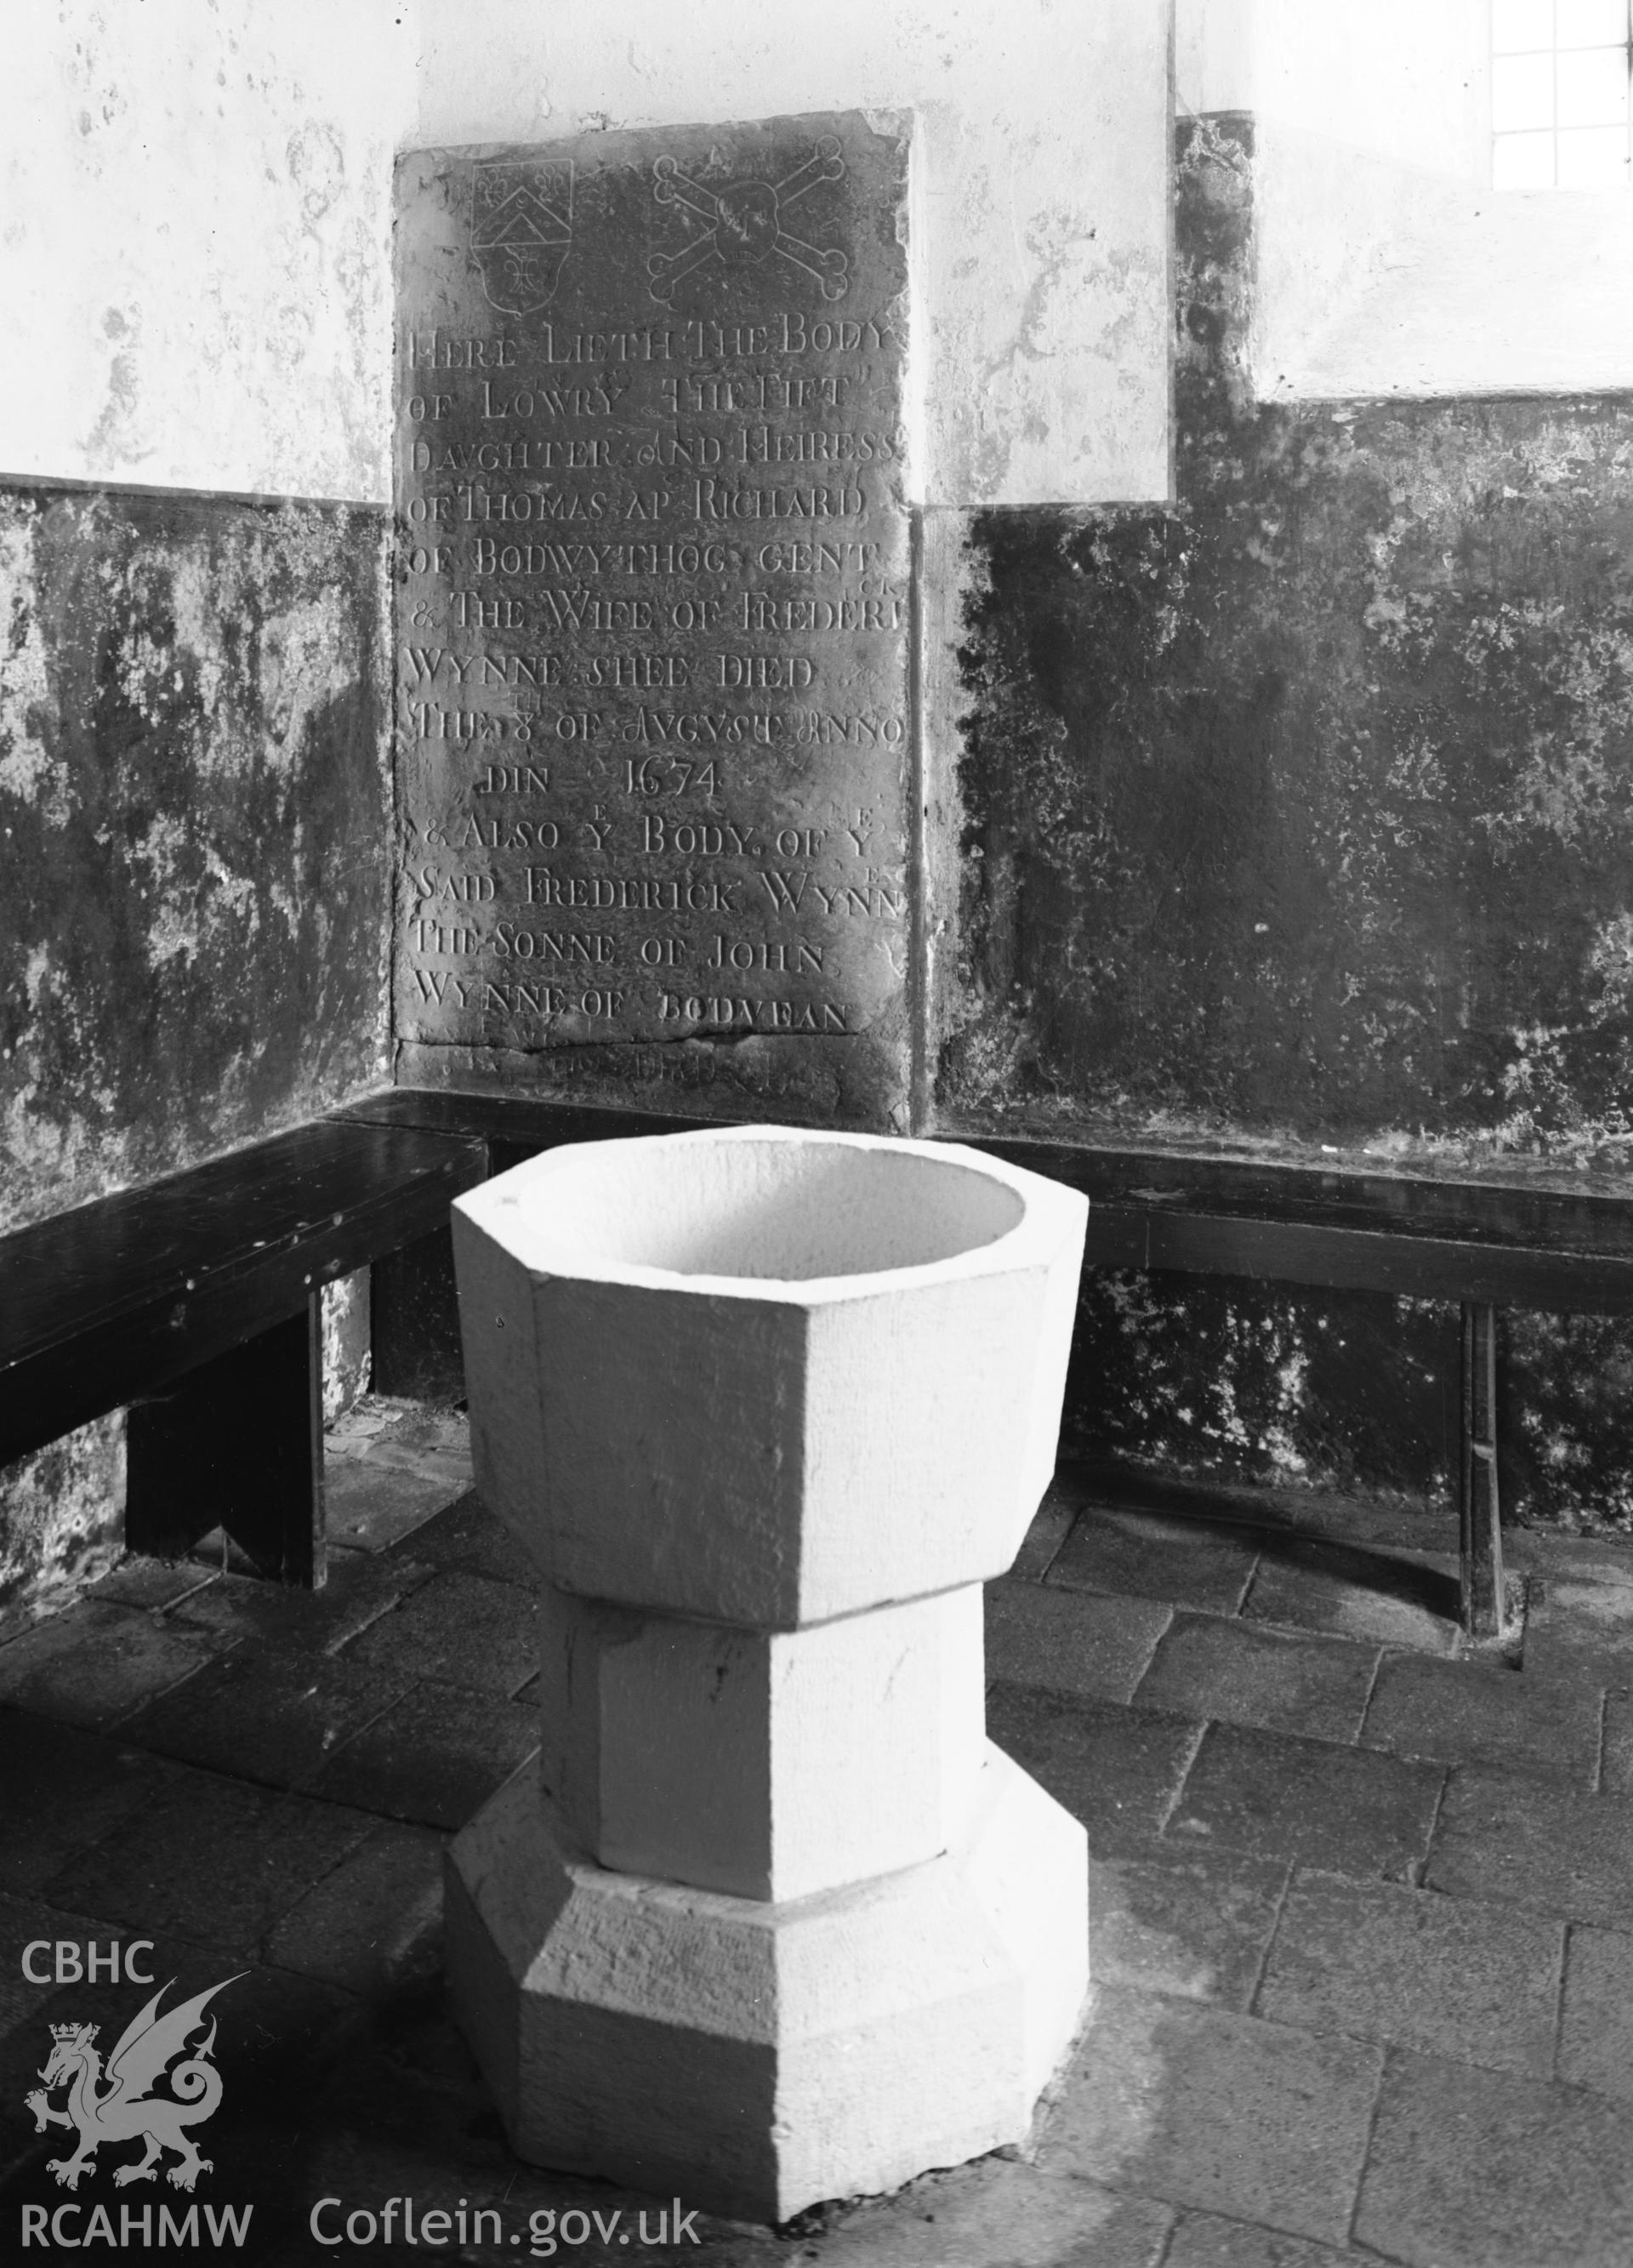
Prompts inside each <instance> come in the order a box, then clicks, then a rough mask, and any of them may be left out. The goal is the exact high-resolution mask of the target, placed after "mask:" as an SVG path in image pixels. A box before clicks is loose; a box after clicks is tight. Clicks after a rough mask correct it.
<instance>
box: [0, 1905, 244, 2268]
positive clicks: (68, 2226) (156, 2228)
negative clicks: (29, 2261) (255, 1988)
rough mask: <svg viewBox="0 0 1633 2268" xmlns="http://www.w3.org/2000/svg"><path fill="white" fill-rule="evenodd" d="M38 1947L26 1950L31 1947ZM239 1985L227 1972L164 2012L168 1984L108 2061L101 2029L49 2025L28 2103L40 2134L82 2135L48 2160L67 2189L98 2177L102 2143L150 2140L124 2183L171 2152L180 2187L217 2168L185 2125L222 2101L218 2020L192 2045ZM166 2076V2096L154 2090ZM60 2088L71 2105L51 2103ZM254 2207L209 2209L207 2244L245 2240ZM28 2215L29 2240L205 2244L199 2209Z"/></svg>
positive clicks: (153, 2170) (150, 2171)
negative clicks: (46, 2049)
mask: <svg viewBox="0 0 1633 2268" xmlns="http://www.w3.org/2000/svg"><path fill="white" fill-rule="evenodd" d="M36 1949H37V1948H34V1947H32V1946H31V1947H30V1948H28V1950H29V1952H30V1953H33V1952H34V1951H35V1950H36ZM25 1958H26V1956H25ZM60 1965H61V1964H60V1963H59V1966H60ZM245 1973H246V1972H245V1971H243V1970H240V1971H239V1975H240V1976H242V1975H244V1974H245ZM237 1981H238V1979H237V1977H224V1978H223V1980H222V1982H221V1983H220V1984H219V1985H210V1986H208V1987H207V1988H206V1990H205V1991H203V1992H195V1994H194V1996H193V1998H192V1999H190V2000H183V2001H182V2002H180V2005H179V2006H178V2007H174V2008H171V2009H169V2010H167V2011H166V2012H165V2013H164V2014H160V2012H159V2004H160V2002H161V2001H162V2000H163V1999H164V1997H165V1995H166V1992H169V1990H170V1989H171V1987H170V1985H161V1986H160V1987H159V1989H158V1992H155V1993H154V1995H153V1997H152V1999H151V2000H150V2001H149V2002H148V2003H147V2005H146V2007H143V2009H142V2010H141V2011H140V2013H139V2014H137V2015H136V2016H135V2017H133V2018H132V2020H131V2021H130V2022H129V2024H127V2025H126V2027H125V2029H124V2030H123V2031H122V2032H121V2034H120V2036H119V2038H118V2040H117V2042H116V2043H114V2049H113V2051H112V2053H111V2054H110V2055H109V2056H108V2058H107V2063H106V2065H105V2064H104V2062H103V2058H102V2053H101V2051H100V2049H99V2047H98V2046H97V2044H96V2040H97V2034H98V2031H99V2026H98V2025H95V2024H76V2023H67V2024H53V2025H52V2027H51V2052H50V2054H49V2056H48V2058H47V2059H46V2062H45V2064H44V2065H43V2066H42V2067H41V2069H40V2079H41V2080H42V2081H43V2082H44V2083H43V2085H41V2086H40V2087H37V2088H32V2089H31V2090H30V2092H29V2094H28V2095H27V2096H26V2098H25V2100H26V2103H27V2106H28V2108H29V2110H32V2111H33V2114H34V2129H35V2132H37V2133H40V2134H43V2133H44V2132H46V2130H47V2129H48V2127H50V2126H66V2127H67V2128H68V2129H69V2130H70V2132H77V2136H78V2140H77V2146H76V2147H75V2149H74V2151H73V2153H72V2154H71V2155H70V2156H68V2157H63V2158H51V2159H48V2161H47V2167H48V2171H49V2172H51V2173H53V2174H55V2176H56V2178H57V2181H58V2183H60V2184H61V2185H62V2187H63V2188H64V2189H70V2190H77V2188H78V2186H79V2178H80V2176H81V2175H82V2174H90V2175H91V2176H92V2177H93V2178H94V2176H95V2174H96V2171H97V2163H96V2154H97V2152H98V2150H99V2149H100V2147H102V2145H103V2143H104V2142H134V2141H136V2140H140V2141H141V2142H142V2143H143V2155H142V2156H141V2157H140V2158H138V2159H136V2160H135V2161H132V2162H129V2163H126V2164H124V2165H121V2166H116V2167H115V2168H114V2187H115V2188H118V2189H122V2188H124V2187H125V2185H126V2184H127V2183H130V2182H151V2181H153V2180H154V2179H156V2177H157V2175H158V2169H159V2167H160V2166H161V2165H162V2164H163V2163H164V2160H165V2154H166V2151H173V2153H174V2154H175V2158H176V2162H175V2163H174V2164H173V2165H169V2166H166V2168H165V2176H166V2180H167V2181H168V2182H169V2183H171V2185H172V2186H173V2188H175V2189H179V2190H190V2189H191V2188H192V2187H193V2185H194V2183H195V2182H196V2181H197V2179H198V2177H199V2176H200V2175H201V2174H207V2173H209V2172H210V2171H211V2170H212V2161H210V2159H209V2158H206V2157H202V2156H201V2155H200V2154H199V2149H198V2145H197V2144H196V2143H195V2141H194V2139H193V2138H192V2136H191V2135H190V2134H189V2133H188V2128H189V2127H192V2126H199V2125H202V2124H203V2122H204V2120H205V2119H207V2118H209V2117H211V2116H213V2114H214V2113H215V2111H216V2110H217V2109H218V2107H219V2105H220V2102H221V2093H222V2088H221V2074H220V2073H219V2072H218V2071H217V2069H216V2066H215V2065H214V2063H213V2062H212V2061H211V2059H210V2058H211V2057H212V2055H213V2053H214V2051H215V2045H216V2024H215V2019H214V2018H213V2017H212V2018H211V2019H210V2029H209V2034H208V2036H207V2037H206V2038H204V2039H202V2040H201V2041H199V2042H198V2043H197V2044H196V2045H195V2046H194V2048H193V2049H192V2051H191V2052H190V2053H188V2041H189V2040H191V2039H192V2038H193V2036H194V2035H195V2033H198V2032H201V2031H202V2030H203V2029H204V2010H205V2007H207V2005H208V2004H209V2002H210V2001H211V2000H213V1999H215V1997H216V1995H217V1992H224V1990H225V1988H226V1986H227V1985H232V1984H236V1983H237ZM173 1982H174V1979H172V1983H173ZM178 2058H181V2060H180V2061H178ZM172 2066H173V2068H172ZM161 2082H162V2083H164V2084H165V2085H166V2086H167V2088H168V2089H169V2092H168V2093H165V2094H158V2093H155V2092H153V2089H154V2088H156V2087H157V2086H158V2085H159V2084H160V2083H161ZM56 2088H66V2090H67V2094H68V2103H67V2108H66V2109H65V2110H58V2109H56V2108H55V2106H54V2105H53V2103H52V2102H50V2100H49V2097H50V2095H52V2093H53V2092H54V2091H55V2089H56ZM253 2212H254V2207H253V2206H252V2205H243V2206H234V2205H221V2206H217V2205H206V2206H205V2207H204V2208H203V2218H204V2225H205V2228H207V2229H208V2231H209V2237H210V2242H212V2243H214V2244H217V2245H219V2244H221V2243H223V2242H228V2243H232V2244H242V2243H243V2242H244V2240H245V2238H246V2235H248V2233H249V2222H250V2215H251V2213H253ZM22 2213H23V2225H22V2235H23V2242H24V2244H25V2246H27V2245H32V2244H57V2245H62V2246H63V2247H65V2248H70V2249H77V2247H78V2246H80V2245H82V2244H96V2243H103V2244H115V2245H124V2244H143V2245H153V2244H158V2245H166V2244H178V2245H196V2244H198V2243H199V2242H200V2241H201V2240H200V2235H199V2213H200V2209H199V2207H198V2206H197V2205H189V2206H188V2207H187V2209H186V2210H185V2211H180V2210H176V2211H173V2210H172V2208H171V2207H170V2206H168V2205H159V2206H158V2208H157V2212H156V2211H155V2208H154V2207H153V2206H152V2205H143V2206H142V2207H141V2209H140V2210H139V2211H136V2210H133V2208H132V2207H130V2206H129V2205H121V2207H120V2209H119V2226H118V2228H117V2229H115V2228H114V2220H113V2218H112V2216H111V2214H110V2213H109V2212H108V2209H107V2206H106V2205H90V2206H85V2205H58V2206H57V2207H56V2208H55V2211H54V2212H53V2211H49V2210H48V2208H47V2207H46V2206H44V2205H24V2207H23V2208H22ZM155 2224H157V2225H155Z"/></svg>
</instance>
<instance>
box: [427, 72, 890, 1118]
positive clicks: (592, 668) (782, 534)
mask: <svg viewBox="0 0 1633 2268" xmlns="http://www.w3.org/2000/svg"><path fill="white" fill-rule="evenodd" d="M906 162H907V146H906V143H905V140H903V139H901V138H899V137H897V136H891V135H882V134H879V133H876V132H874V131H873V130H872V129H871V128H870V127H869V126H868V125H867V124H866V123H865V122H864V120H863V119H862V118H861V117H860V116H858V115H851V114H841V115H836V116H825V117H819V118H796V119H780V120H774V121H770V122H765V123H761V124H756V125H749V126H731V127H720V128H710V129H662V130H654V131H652V132H650V133H641V134H616V135H614V134H607V135H598V136H590V137H586V138H585V139H583V140H581V141H579V142H577V143H575V144H571V145H555V146H552V147H549V148H520V149H518V148H508V149H502V150H501V149H482V150H474V151H472V150H463V151H424V152H419V153H416V154H415V155H413V156H411V157H409V158H406V159H405V160H404V161H403V162H402V165H401V168H400V176H399V190H400V195H399V213H398V224H397V226H398V289H399V413H398V437H397V440H398V509H399V519H400V530H401V561H400V572H399V578H398V601H397V603H398V654H399V683H398V701H397V725H398V742H399V751H400V779H401V796H400V811H401V820H402V866H401V876H400V883H399V902H398V909H397V925H398V926H397V940H396V1004H397V1030H398V1035H399V1037H400V1038H401V1039H403V1040H406V1041H408V1042H422V1043H425V1042H430V1043H432V1044H438V1043H439V1044H441V1045H443V1046H447V1047H457V1048H460V1049H493V1050H496V1051H499V1052H500V1053H501V1054H502V1055H503V1057H504V1058H505V1059H507V1060H513V1057H514V1053H515V1052H516V1051H531V1050H539V1049H550V1048H553V1047H563V1046H567V1047H573V1048H577V1049H583V1048H584V1047H585V1044H586V1043H601V1044H602V1045H608V1044H610V1045H611V1046H613V1047H614V1048H615V1047H616V1046H617V1045H618V1044H619V1043H622V1042H641V1043H643V1045H644V1047H645V1048H647V1049H650V1046H651V1043H652V1042H670V1041H675V1042H680V1041H695V1040H698V1039H706V1038H715V1039H718V1038H730V1039H732V1040H733V1041H740V1040H742V1039H744V1038H746V1037H751V1036H752V1037H756V1038H764V1037H769V1038H770V1039H772V1040H773V1041H780V1042H798V1043H803V1044H805V1045H806V1046H809V1045H810V1044H811V1043H812V1042H819V1043H823V1042H837V1043H840V1044H849V1043H853V1042H858V1041H860V1042H863V1043H864V1045H868V1046H871V1047H872V1049H875V1050H882V1052H883V1054H884V1055H885V1056H886V1057H889V1058H890V1060H891V1061H892V1063H893V1064H894V1065H895V1072H894V1075H892V1076H891V1077H888V1078H886V1081H885V1085H886V1086H887V1087H888V1086H898V1087H899V1084H900V1078H899V1071H900V1064H901V1058H902V1056H903V1053H904V1050H903V1046H902V1035H903V1032H904V1029H905V1018H904V1014H903V997H904V991H905V982H906V972H907V968H908V893H907V872H906V860H907V793H908V768H909V754H910V733H911V724H910V718H909V712H908V690H909V686H908V643H909V634H910V619H909V617H910V608H909V573H910V566H909V546H908V516H907V511H906V505H905V501H904V480H905V464H904V453H905V437H904V431H903V423H902V417H903V401H902V365H903V357H904V351H905V346H906V336H905V305H906V302H905V289H906V253H905V247H904V244H903V242H902V233H903V232H902V228H901V215H902V212H903V210H904V199H905V188H906V178H905V177H906ZM872 1083H873V1084H874V1085H876V1086H877V1084H878V1082H877V1081H874V1082H872Z"/></svg>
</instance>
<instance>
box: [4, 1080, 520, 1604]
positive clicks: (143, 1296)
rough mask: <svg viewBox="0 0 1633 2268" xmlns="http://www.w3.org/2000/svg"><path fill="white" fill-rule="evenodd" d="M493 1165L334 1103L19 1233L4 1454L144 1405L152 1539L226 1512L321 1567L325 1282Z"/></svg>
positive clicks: (137, 1470) (229, 1522)
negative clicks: (329, 1110) (343, 1113)
mask: <svg viewBox="0 0 1633 2268" xmlns="http://www.w3.org/2000/svg"><path fill="white" fill-rule="evenodd" d="M488 1170H489V1161H488V1152H487V1147H486V1145H485V1144H484V1143H483V1142H482V1140H481V1139H480V1138H477V1137H474V1136H471V1135H462V1134H460V1133H458V1132H457V1131H453V1132H442V1131H432V1130H426V1129H424V1128H423V1127H420V1126H416V1125H414V1124H412V1123H394V1124H375V1123H369V1122H368V1121H366V1120H364V1121H355V1120H350V1119H344V1118H326V1119H320V1120H314V1121H312V1122H310V1123H306V1124H305V1125H301V1126H298V1127H295V1128H293V1129H292V1130H291V1131H289V1132H287V1133H283V1134H280V1135H278V1136H276V1138H273V1139H272V1140H270V1141H267V1142H259V1143H256V1144H254V1145H253V1146H252V1147H250V1148H247V1149H244V1150H239V1151H236V1152H232V1154H230V1155H228V1156H226V1157H223V1158H217V1159H214V1160H211V1161H210V1162H209V1163H208V1164H205V1165H202V1166H197V1167H192V1168H191V1169H189V1170H188V1171H187V1172H184V1173H180V1174H174V1175H169V1176H168V1177H166V1179H165V1180H162V1181H158V1182H152V1183H151V1184H149V1185H148V1186H147V1187H146V1188H143V1189H131V1190H129V1191H126V1192H123V1193H121V1195H119V1196H116V1197H105V1198H102V1199H100V1200H99V1201H98V1202H96V1203H94V1204H85V1205H79V1206H77V1207H76V1208H75V1209H74V1210H73V1211H70V1212H65V1213H60V1214H57V1215H55V1217H53V1218H52V1219H47V1220H42V1221H40V1222H37V1223H35V1224H33V1226H29V1227H26V1228H21V1229H18V1230H14V1231H13V1232H11V1233H10V1234H8V1235H5V1236H4V1237H0V1465H4V1464H8V1463H10V1462H12V1461H13V1460H14V1459H16V1458H18V1457H21V1456H24V1455H26V1454H27V1453H28V1452H29V1451H30V1450H33V1449H38V1448H41V1447H44V1446H45V1445H46V1444H47V1443H48V1442H50V1441H54V1440H57V1439H58V1438H59V1437H60V1436H61V1435H63V1434H64V1433H66V1432H70V1431H71V1430H72V1429H73V1428H74V1427H75V1426H78V1425H85V1424H86V1423H88V1422H89V1420H90V1419H92V1418H98V1417H100V1416H102V1415H103V1414H104V1413H105V1412H106V1411H107V1410H113V1409H117V1408H118V1407H120V1406H121V1404H124V1403H129V1405H130V1417H129V1433H128V1493H127V1499H126V1538H127V1541H128V1543H129V1545H130V1547H131V1548H132V1549H133V1550H141V1551H149V1552H153V1553H155V1554H158V1555H160V1556H165V1557H170V1556H174V1555H175V1554H177V1553H180V1552H181V1551H185V1550H188V1549H189V1548H190V1547H191V1546H192V1545H193V1544H194V1543H196V1542H197V1541H198V1539H199V1537H200V1536H201V1535H204V1534H205V1533H207V1532H208V1531H209V1530H210V1529H212V1528H216V1527H217V1526H219V1527H221V1528H224V1529H225V1530H226V1532H227V1533H228V1535H231V1536H232V1540H233V1541H234V1543H237V1544H238V1545H239V1547H240V1549H241V1550H243V1551H244V1552H245V1553H246V1556H247V1557H248V1558H249V1559H250V1561H251V1562H252V1563H253V1564H254V1565H255V1567H256V1568H257V1569H258V1570H259V1571H260V1572H262V1573H263V1574H266V1575H268V1576H271V1577H274V1578H276V1579H277V1580H282V1581H284V1582H291V1583H305V1584H319V1583H321V1581H322V1580H323V1573H324V1556H323V1436H322V1340H323V1335H322V1320H321V1305H320V1301H321V1292H322V1289H323V1286H324V1285H326V1284H327V1283H330V1282H332V1281H333V1280H334V1279H335V1278H337V1277H340V1276H343V1275H346V1274H348V1273H349V1272H350V1270H353V1269H356V1268H360V1267H362V1266H364V1264H365V1263H375V1262H383V1261H386V1260H387V1259H389V1257H390V1256H393V1255H394V1254H395V1253H397V1252H398V1251H400V1250H401V1249H403V1248H412V1247H414V1246H416V1244H418V1243H419V1241H421V1240H423V1238H424V1237H425V1236H426V1235H427V1234H428V1233H435V1232H436V1231H437V1230H438V1228H439V1227H444V1226H445V1223H446V1221H447V1218H448V1207H449V1204H450V1203H451V1202H452V1199H453V1198H454V1197H457V1196H458V1195H459V1194H460V1191H461V1190H462V1189H470V1188H473V1187H474V1185H475V1184H476V1183H477V1182H480V1181H482V1179H483V1178H484V1177H485V1175H486V1174H487V1172H488ZM386 1314H387V1319H389V1301H387V1303H386Z"/></svg>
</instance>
